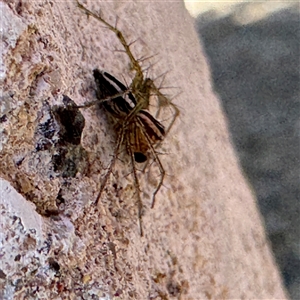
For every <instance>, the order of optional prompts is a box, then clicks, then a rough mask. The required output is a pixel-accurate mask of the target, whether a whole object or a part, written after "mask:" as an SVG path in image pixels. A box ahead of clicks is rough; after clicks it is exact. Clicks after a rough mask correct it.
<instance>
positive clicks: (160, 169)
mask: <svg viewBox="0 0 300 300" xmlns="http://www.w3.org/2000/svg"><path fill="white" fill-rule="evenodd" d="M137 121H138V123H139V124H140V126H141V128H142V131H143V133H144V136H145V137H146V140H147V141H148V145H149V148H150V151H151V154H152V155H153V157H154V160H155V161H156V163H157V164H158V168H159V171H160V180H159V182H158V185H157V187H156V189H155V190H154V192H153V194H152V204H151V208H153V207H154V204H155V197H156V194H157V193H158V191H159V190H160V188H161V186H162V184H163V181H164V178H165V174H166V172H165V169H164V167H163V165H162V163H161V161H160V159H159V157H158V155H157V153H156V152H155V150H154V147H153V146H152V143H151V139H150V137H149V135H148V133H147V132H146V130H145V129H144V126H143V124H142V122H141V121H140V120H139V119H138V120H137ZM147 164H148V161H147V162H146V165H147Z"/></svg>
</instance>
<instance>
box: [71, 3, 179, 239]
mask: <svg viewBox="0 0 300 300" xmlns="http://www.w3.org/2000/svg"><path fill="white" fill-rule="evenodd" d="M75 1H76V3H77V6H78V7H79V8H80V9H81V10H82V11H84V12H85V13H86V14H87V15H88V16H92V17H93V18H95V19H96V20H98V21H100V22H102V23H103V24H104V25H105V26H106V27H107V28H108V29H110V30H111V31H113V32H114V33H115V35H116V37H117V38H118V39H119V41H120V42H121V44H122V46H123V48H124V52H125V53H126V54H127V56H128V58H129V60H130V62H131V66H132V69H133V70H134V71H135V76H134V78H133V80H132V82H131V84H130V86H129V88H127V90H124V89H123V90H122V91H121V92H119V93H116V94H115V95H113V96H111V97H105V98H102V99H98V100H96V101H91V102H89V103H86V104H84V105H82V106H77V107H78V108H83V107H90V106H92V105H94V104H96V103H99V102H101V103H105V102H107V103H108V102H109V101H113V100H114V99H116V98H117V97H124V96H125V95H128V94H132V95H133V97H134V98H135V100H136V103H135V106H134V107H133V108H132V109H131V110H130V111H129V112H128V113H127V115H126V116H125V117H123V120H122V122H121V124H120V132H119V134H118V138H117V144H116V148H115V150H114V154H113V158H112V160H111V162H110V164H109V166H108V169H107V171H106V174H105V175H104V178H103V180H102V183H101V186H100V190H99V193H98V196H97V198H96V201H95V204H96V205H97V204H98V201H99V199H100V197H101V194H102V192H103V190H104V188H105V186H106V183H107V181H108V178H109V176H110V174H111V173H112V171H113V167H114V164H115V162H116V160H117V158H118V154H119V152H120V148H121V145H123V144H124V143H125V146H126V149H127V151H128V153H129V155H130V160H131V165H132V174H133V178H134V186H135V190H136V194H137V204H138V219H139V227H140V234H141V236H143V227H142V208H143V203H142V200H141V195H140V185H139V181H138V177H137V170H136V167H135V161H137V160H136V157H135V154H136V153H134V151H133V145H132V144H131V140H130V139H131V138H132V137H133V138H134V139H137V142H138V143H142V142H144V143H146V144H147V146H146V148H147V149H146V150H147V152H148V151H150V153H151V155H152V156H153V159H154V161H155V162H156V164H157V165H158V168H159V171H160V180H159V182H158V185H157V187H156V189H155V190H154V192H153V194H152V205H151V208H153V207H154V205H155V197H156V195H157V193H158V191H159V190H160V188H161V186H162V184H163V180H164V177H165V170H164V168H163V165H162V163H161V161H160V159H159V157H158V155H157V153H156V151H155V148H156V147H157V146H159V145H160V143H161V140H162V139H160V138H157V139H155V138H153V136H149V134H148V133H147V130H146V128H145V124H146V123H145V122H144V123H143V122H142V121H141V119H140V116H141V115H143V114H145V110H147V109H148V107H149V99H150V96H151V95H153V94H154V95H156V96H157V98H158V102H159V103H158V104H159V107H158V111H157V113H156V116H155V117H158V116H159V113H160V107H161V106H166V105H170V106H171V108H172V109H173V111H174V113H173V117H172V120H171V122H170V124H169V126H168V127H167V129H166V130H164V132H163V134H162V135H163V137H164V136H166V135H167V134H168V133H169V131H170V129H171V127H172V126H173V124H174V122H175V120H176V118H177V117H178V116H179V109H178V108H177V107H176V105H175V104H173V103H172V102H171V101H170V100H169V99H167V98H166V96H164V95H163V94H162V93H161V92H160V90H159V88H157V87H156V86H155V84H154V81H153V80H151V79H150V78H144V74H143V70H142V68H141V66H140V64H139V60H137V59H136V58H135V57H134V56H133V54H132V52H131V50H130V45H131V44H128V43H127V42H126V40H125V38H124V36H123V34H122V32H121V31H120V30H119V29H118V28H117V27H116V25H115V26H112V25H111V24H109V23H108V22H106V21H105V20H104V19H103V18H102V16H101V15H100V14H95V13H93V12H92V11H90V10H89V9H87V8H86V7H85V6H83V5H82V4H81V3H80V2H79V1H78V0H75ZM96 71H98V70H96ZM94 76H95V70H94ZM124 101H126V100H124ZM146 116H148V117H149V115H146ZM120 118H121V117H120ZM146 118H147V117H146ZM148 121H150V125H149V124H147V126H148V125H149V127H151V125H152V126H153V127H155V128H154V129H157V126H159V125H157V123H158V124H160V123H159V122H158V121H157V120H156V119H155V118H154V117H153V116H151V118H150V120H149V118H148ZM146 122H147V120H146ZM160 125H161V124H160ZM132 126H133V127H132ZM161 126H162V125H161ZM162 127H163V126H162ZM128 128H129V129H131V128H134V129H135V130H138V133H139V134H141V136H138V137H135V136H134V135H135V132H130V131H128ZM142 154H144V153H142ZM144 169H145V168H144Z"/></svg>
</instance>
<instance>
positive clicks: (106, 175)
mask: <svg viewBox="0 0 300 300" xmlns="http://www.w3.org/2000/svg"><path fill="white" fill-rule="evenodd" d="M124 130H125V128H124V126H122V127H121V131H120V133H119V136H118V139H117V145H116V148H115V151H114V156H113V158H112V160H111V162H110V164H109V166H108V169H107V171H106V174H105V175H104V178H103V180H102V183H101V187H100V190H99V193H98V196H97V198H96V201H95V205H96V206H97V204H98V202H99V199H100V197H101V194H102V192H103V190H104V188H105V185H106V183H107V180H108V177H109V175H110V174H111V173H112V169H113V167H114V164H115V162H116V160H117V158H118V154H119V151H120V147H121V145H122V143H123V140H124Z"/></svg>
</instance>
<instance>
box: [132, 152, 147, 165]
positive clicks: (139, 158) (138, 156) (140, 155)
mask: <svg viewBox="0 0 300 300" xmlns="http://www.w3.org/2000/svg"><path fill="white" fill-rule="evenodd" d="M134 160H135V161H136V162H137V163H143V162H145V161H146V160H147V156H146V155H145V154H143V153H142V152H134Z"/></svg>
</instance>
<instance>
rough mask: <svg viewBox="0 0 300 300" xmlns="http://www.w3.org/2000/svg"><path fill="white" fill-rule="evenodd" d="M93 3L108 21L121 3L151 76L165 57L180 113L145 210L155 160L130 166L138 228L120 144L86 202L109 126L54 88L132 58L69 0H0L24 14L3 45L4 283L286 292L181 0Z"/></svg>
mask: <svg viewBox="0 0 300 300" xmlns="http://www.w3.org/2000/svg"><path fill="white" fill-rule="evenodd" d="M89 4H90V6H89V7H90V8H91V9H93V10H96V9H99V8H101V11H102V14H103V16H104V17H105V18H106V19H107V20H109V21H110V22H111V23H114V22H115V19H116V16H118V17H119V21H118V26H119V28H120V29H121V30H122V32H123V33H124V35H125V36H126V38H127V39H128V40H129V41H133V40H135V39H137V38H138V40H137V41H136V43H134V44H133V46H132V49H133V52H134V53H135V54H136V56H137V57H144V56H151V55H153V54H155V53H158V56H157V57H154V58H151V59H150V60H148V61H144V62H143V66H144V67H148V66H149V65H150V66H151V68H150V69H149V71H148V74H149V75H151V77H153V78H156V77H158V76H159V75H160V74H162V73H163V72H165V71H168V74H167V76H166V79H165V82H164V87H167V86H169V87H176V88H177V90H175V89H174V88H173V89H171V88H170V89H166V90H164V91H165V92H166V93H168V94H170V95H171V96H172V95H175V94H176V93H177V92H178V90H179V91H180V92H181V94H180V95H179V96H178V97H176V99H175V100H174V102H175V103H176V104H177V105H178V107H179V108H180V109H181V115H180V118H179V119H178V120H177V122H176V124H175V126H174V127H173V128H172V131H171V133H170V134H169V135H168V136H167V138H166V139H165V141H164V143H163V145H162V146H161V147H160V149H159V152H161V153H164V155H161V160H162V163H163V165H164V167H165V170H166V172H167V174H168V176H167V177H166V180H165V181H164V186H163V188H162V189H161V191H160V192H159V194H158V197H157V201H156V205H155V207H154V209H152V210H151V209H150V207H149V206H150V203H151V192H152V191H153V189H154V188H155V183H156V178H155V176H154V175H153V174H155V172H156V169H155V164H151V166H150V167H149V166H148V169H147V170H146V172H145V173H144V174H143V173H141V172H140V174H139V176H140V179H141V190H142V198H143V202H144V205H145V212H144V216H143V220H144V232H145V236H144V237H140V235H139V230H138V222H137V207H136V200H135V196H134V189H133V181H132V179H131V176H128V173H130V166H129V164H128V159H127V158H126V153H124V155H123V156H124V159H122V160H120V161H118V162H117V165H116V167H115V170H114V176H111V178H110V181H109V183H108V185H107V187H106V190H105V193H104V194H103V196H102V198H101V201H100V202H99V205H98V207H97V208H96V207H95V206H94V205H92V203H93V201H94V199H95V197H96V194H97V190H98V189H99V182H100V180H101V175H103V174H104V172H105V167H106V166H107V165H108V163H109V161H110V159H111V154H112V152H113V147H114V144H115V139H116V137H115V134H114V132H113V130H112V129H111V128H110V127H109V123H108V122H107V118H106V116H105V113H103V112H102V111H100V110H97V109H95V108H91V109H85V110H81V112H78V111H75V112H73V113H72V114H70V113H69V112H66V111H65V108H63V107H62V105H63V99H64V100H65V101H66V99H68V98H66V97H64V96H63V95H67V96H68V97H70V98H71V99H72V100H73V101H75V102H76V103H78V104H82V103H84V102H85V101H86V100H93V99H94V86H93V80H92V69H93V68H95V67H98V68H101V69H105V70H107V71H109V72H110V73H112V74H114V75H115V76H116V77H117V78H124V81H126V82H130V78H131V77H132V74H131V72H130V66H129V65H128V59H127V57H126V56H125V55H124V53H121V52H117V51H114V49H120V44H119V42H118V40H117V39H116V38H115V36H114V35H113V34H112V32H110V31H109V30H107V29H105V28H104V27H103V26H102V25H101V24H99V22H97V21H95V20H92V19H88V18H87V17H86V15H84V14H83V13H82V12H81V11H80V10H79V9H78V8H77V7H76V5H75V4H74V3H73V2H58V3H52V2H18V3H13V4H3V6H2V14H10V15H11V12H12V16H10V19H11V22H12V23H13V22H17V23H18V24H19V23H20V20H21V22H22V24H23V26H18V27H16V28H18V29H16V32H15V34H17V35H18V39H17V43H16V45H15V46H12V45H10V44H9V43H7V44H5V47H6V48H5V49H4V57H3V61H4V65H5V66H6V70H8V71H7V72H6V74H5V76H4V78H3V81H2V83H3V87H4V89H3V97H2V101H1V109H3V110H1V131H2V147H3V148H2V152H1V157H0V158H1V160H0V170H1V176H2V177H3V178H4V179H6V180H7V181H9V182H10V184H11V185H12V186H13V187H11V186H10V185H9V184H8V182H7V181H3V183H2V193H1V216H2V219H1V222H2V223H1V224H2V228H1V233H2V240H1V242H2V246H1V261H2V264H1V271H0V283H1V287H2V288H1V291H2V295H1V297H2V298H4V299H12V298H14V299H24V298H25V297H27V298H28V299H233V298H235V299H237V298H239V299H240V298H249V299H254V298H255V299H275V298H276V299H285V294H284V291H283V289H282V287H281V282H280V277H279V275H278V271H277V269H276V266H275V265H274V262H273V258H272V256H271V253H270V250H269V246H268V243H267V240H266V238H265V234H264V230H263V226H262V225H261V220H260V216H259V214H258V212H257V209H256V205H255V200H254V197H253V195H252V194H251V192H250V189H249V187H248V185H247V183H246V181H245V180H244V178H243V176H242V174H241V171H240V170H239V166H238V163H237V160H236V158H235V154H234V152H233V150H232V146H231V144H230V140H229V137H228V133H227V128H226V122H225V120H224V116H223V114H222V111H221V109H220V106H219V102H218V99H217V98H216V97H215V96H214V94H213V92H212V89H211V85H210V77H209V69H208V67H207V64H206V61H205V58H204V56H203V54H202V52H201V48H200V46H199V44H198V40H197V36H196V33H195V31H194V30H193V22H192V20H191V18H190V17H189V16H188V14H187V12H186V11H185V10H184V7H183V4H182V3H166V4H164V3H161V2H160V3H155V2H147V3H144V2H143V3H140V4H138V3H133V2H128V3H126V2H125V3H124V2H123V3H110V4H107V3H105V4H104V3H102V4H100V3H99V5H98V6H96V5H95V2H91V3H89ZM93 5H94V6H93ZM170 16H172V18H170ZM12 28H14V27H12ZM20 28H24V30H20ZM154 62H157V63H156V64H154ZM158 83H159V80H158ZM174 90H175V91H174ZM60 106H61V107H60ZM164 109H165V110H167V108H164ZM81 114H82V115H81ZM66 115H67V116H68V118H70V120H72V123H73V124H76V126H78V131H72V130H70V127H69V126H68V122H64V117H63V116H66ZM84 120H85V121H84ZM162 121H163V122H167V121H168V120H164V119H163V120H162ZM84 124H85V126H84V128H83V131H82V132H81V129H82V127H83V126H82V125H84ZM80 135H82V136H81V142H80V143H79V144H78V136H80ZM122 158H123V157H122ZM13 188H14V189H16V190H18V191H19V193H20V194H21V195H22V196H23V197H21V196H20V195H18V194H17V193H16V192H15V191H14V189H13ZM28 201H30V202H32V203H34V204H35V205H36V212H35V211H34V210H33V206H32V205H29V204H28V203H27V202H28ZM18 203H19V204H18ZM20 203H22V204H20ZM16 207H18V209H17V208H16ZM19 207H23V208H22V210H21V211H20V209H19ZM28 218H30V219H31V220H32V219H33V220H35V221H34V222H31V223H29V221H28ZM28 224H30V225H28Z"/></svg>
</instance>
